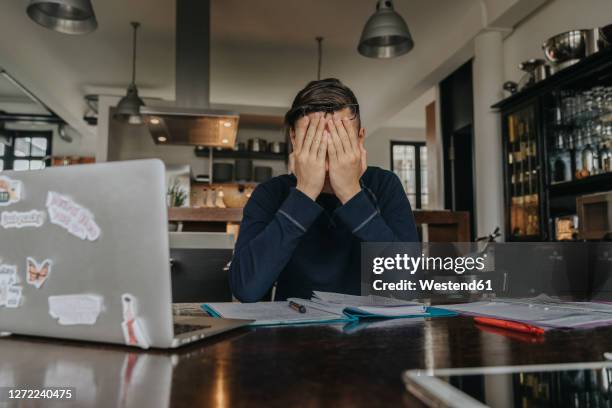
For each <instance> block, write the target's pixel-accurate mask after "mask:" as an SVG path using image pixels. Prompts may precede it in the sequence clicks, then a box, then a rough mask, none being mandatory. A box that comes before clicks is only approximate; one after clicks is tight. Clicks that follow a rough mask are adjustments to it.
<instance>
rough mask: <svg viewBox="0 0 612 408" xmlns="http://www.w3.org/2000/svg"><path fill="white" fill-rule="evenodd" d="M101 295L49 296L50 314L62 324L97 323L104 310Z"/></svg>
mask: <svg viewBox="0 0 612 408" xmlns="http://www.w3.org/2000/svg"><path fill="white" fill-rule="evenodd" d="M102 306H103V298H102V296H100V295H91V294H77V295H59V296H49V314H50V315H51V317H53V318H54V319H58V323H59V324H61V325H66V326H70V325H75V324H87V325H92V324H95V323H96V320H97V319H98V316H99V315H100V312H101V311H102Z"/></svg>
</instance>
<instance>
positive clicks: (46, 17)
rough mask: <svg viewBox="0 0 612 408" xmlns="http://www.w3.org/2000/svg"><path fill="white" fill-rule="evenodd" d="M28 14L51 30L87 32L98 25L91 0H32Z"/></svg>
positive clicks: (75, 32) (70, 32) (68, 32)
mask: <svg viewBox="0 0 612 408" xmlns="http://www.w3.org/2000/svg"><path fill="white" fill-rule="evenodd" d="M26 12H27V13H28V16H30V18H31V19H32V20H33V21H34V22H36V23H38V24H40V25H41V26H43V27H46V28H48V29H50V30H53V31H57V32H60V33H64V34H87V33H90V32H92V31H94V30H95V29H96V28H97V27H98V22H97V21H96V15H95V13H94V10H93V7H92V5H91V1H90V0H30V4H28V7H27V9H26Z"/></svg>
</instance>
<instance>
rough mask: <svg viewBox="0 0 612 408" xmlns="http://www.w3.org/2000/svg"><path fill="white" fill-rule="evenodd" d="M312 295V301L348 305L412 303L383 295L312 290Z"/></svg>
mask: <svg viewBox="0 0 612 408" xmlns="http://www.w3.org/2000/svg"><path fill="white" fill-rule="evenodd" d="M313 293H314V297H313V299H312V301H314V302H316V301H317V300H321V301H323V302H326V303H337V304H341V305H348V306H400V305H414V302H409V301H407V300H401V299H393V298H388V297H384V296H376V295H368V296H356V295H346V294H344V293H334V292H320V291H316V290H315V291H314V292H313Z"/></svg>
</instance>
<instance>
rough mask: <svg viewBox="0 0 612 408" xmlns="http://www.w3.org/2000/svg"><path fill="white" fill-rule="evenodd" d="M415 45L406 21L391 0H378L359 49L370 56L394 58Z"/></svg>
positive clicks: (366, 55)
mask: <svg viewBox="0 0 612 408" xmlns="http://www.w3.org/2000/svg"><path fill="white" fill-rule="evenodd" d="M413 47H414V41H413V40H412V35H410V31H409V30H408V26H407V25H406V22H405V21H404V19H403V18H402V16H400V15H399V14H397V13H396V12H395V10H393V2H392V1H391V0H378V2H377V3H376V12H375V13H374V14H372V16H371V17H370V18H369V19H368V21H367V22H366V24H365V27H364V28H363V32H362V33H361V39H360V40H359V46H358V47H357V50H358V51H359V53H360V54H361V55H363V56H365V57H369V58H393V57H398V56H400V55H404V54H406V53H407V52H408V51H410V50H411V49H412V48H413Z"/></svg>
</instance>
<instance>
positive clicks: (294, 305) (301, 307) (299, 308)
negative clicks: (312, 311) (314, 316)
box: [289, 301, 306, 313]
mask: <svg viewBox="0 0 612 408" xmlns="http://www.w3.org/2000/svg"><path fill="white" fill-rule="evenodd" d="M289 307H290V308H292V309H293V310H295V311H296V312H300V313H306V306H304V305H300V304H298V303H295V302H292V301H289Z"/></svg>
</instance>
